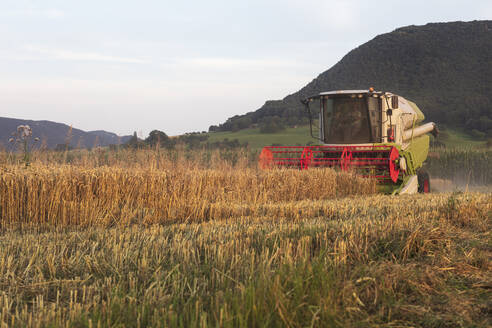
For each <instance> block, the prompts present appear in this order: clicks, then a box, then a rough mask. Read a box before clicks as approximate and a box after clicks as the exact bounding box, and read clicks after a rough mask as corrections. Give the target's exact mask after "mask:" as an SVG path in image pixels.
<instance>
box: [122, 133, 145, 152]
mask: <svg viewBox="0 0 492 328" xmlns="http://www.w3.org/2000/svg"><path fill="white" fill-rule="evenodd" d="M125 145H126V146H127V147H129V148H141V147H143V146H144V144H143V142H142V141H141V140H140V139H139V138H138V137H137V132H133V135H132V137H131V138H130V140H128V141H127V142H126V144H125Z"/></svg>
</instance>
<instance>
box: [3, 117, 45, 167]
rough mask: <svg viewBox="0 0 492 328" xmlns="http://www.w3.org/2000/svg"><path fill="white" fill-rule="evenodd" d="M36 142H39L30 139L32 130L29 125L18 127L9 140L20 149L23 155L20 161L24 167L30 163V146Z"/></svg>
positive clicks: (37, 139)
mask: <svg viewBox="0 0 492 328" xmlns="http://www.w3.org/2000/svg"><path fill="white" fill-rule="evenodd" d="M36 141H39V138H34V139H32V129H31V127H30V126H29V125H19V126H18V127H17V130H16V131H15V132H13V133H12V138H10V140H9V142H10V143H14V144H16V145H18V146H19V147H20V148H21V150H22V152H23V154H24V156H23V159H22V161H23V162H24V164H25V165H26V167H27V166H29V165H30V163H31V150H32V145H33V143H34V142H36Z"/></svg>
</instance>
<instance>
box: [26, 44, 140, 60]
mask: <svg viewBox="0 0 492 328" xmlns="http://www.w3.org/2000/svg"><path fill="white" fill-rule="evenodd" d="M25 48H26V50H28V51H30V52H34V53H37V54H40V55H44V56H46V57H47V59H58V60H66V61H91V62H111V63H125V64H144V63H146V61H145V60H143V59H138V58H130V57H120V56H111V55H105V54H100V53H96V52H76V51H71V50H64V49H50V48H45V47H38V46H32V45H28V46H26V47H25Z"/></svg>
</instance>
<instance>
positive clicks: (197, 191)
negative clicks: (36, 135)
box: [0, 150, 492, 327]
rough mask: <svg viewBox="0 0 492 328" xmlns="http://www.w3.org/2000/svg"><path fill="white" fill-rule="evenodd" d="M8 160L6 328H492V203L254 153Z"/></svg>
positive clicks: (3, 263)
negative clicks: (265, 160) (277, 163)
mask: <svg viewBox="0 0 492 328" xmlns="http://www.w3.org/2000/svg"><path fill="white" fill-rule="evenodd" d="M2 156H3V157H2ZM8 156H10V155H8V154H2V155H1V156H0V170H1V175H0V215H1V220H0V224H1V229H0V232H1V233H0V325H1V326H2V327H26V326H28V327H210V326H213V327H277V326H278V327H284V326H287V327H305V326H312V327H353V326H355V327H457V326H461V327H486V326H490V325H492V320H491V308H492V303H491V301H490V300H491V299H492V293H491V287H492V275H491V272H492V270H491V269H492V265H491V262H490V260H491V258H492V236H491V234H490V233H491V227H492V220H491V217H492V194H490V193H456V192H455V193H437V194H429V195H427V194H426V195H411V196H399V197H394V196H385V195H379V194H376V193H375V184H374V182H373V181H370V180H367V179H362V178H359V177H356V176H353V175H351V174H347V173H340V172H335V171H333V170H331V169H323V170H308V171H297V170H270V171H260V170H258V169H257V168H256V167H255V165H254V161H253V160H252V159H251V158H249V157H248V156H249V155H248V154H246V153H230V154H226V155H224V154H220V153H207V152H202V153H200V152H195V153H191V154H190V153H185V152H176V153H166V152H163V151H161V150H145V151H126V152H123V153H109V152H100V153H98V152H94V153H92V154H88V153H83V152H81V153H77V152H67V153H51V154H50V153H39V154H34V156H33V162H32V163H31V165H30V166H29V167H27V168H26V167H24V166H22V165H19V163H16V162H15V158H14V159H12V158H9V157H8Z"/></svg>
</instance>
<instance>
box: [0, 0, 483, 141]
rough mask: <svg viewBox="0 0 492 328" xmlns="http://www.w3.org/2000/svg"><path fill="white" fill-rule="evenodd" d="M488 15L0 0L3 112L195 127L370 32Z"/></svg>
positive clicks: (300, 80) (410, 4)
mask: <svg viewBox="0 0 492 328" xmlns="http://www.w3.org/2000/svg"><path fill="white" fill-rule="evenodd" d="M491 18H492V1H490V0H473V1H470V0H469V1H454V0H443V1H441V0H439V1H433V0H426V1H421V0H413V1H408V0H406V1H394V0H393V1H367V0H365V1H359V0H335V1H322V0H304V1H296V0H284V1H280V0H250V1H233V0H232V1H231V0H229V1H225V0H207V1H186V0H182V1H163V0H161V1H157V0H155V1H145V0H140V1H125V0H98V1H93V0H85V1H68V0H37V1H34V0H0V44H1V46H0V116H6V117H14V118H23V119H35V120H42V119H45V120H52V121H57V122H62V123H66V124H71V125H73V126H74V127H76V128H80V129H83V130H99V129H104V130H107V131H112V132H116V133H118V134H121V135H123V134H131V133H132V132H133V131H138V132H139V134H140V135H141V136H143V137H145V136H146V135H147V134H148V132H150V131H151V130H153V129H158V130H162V131H164V132H166V133H167V134H169V135H175V134H179V133H183V132H191V131H202V130H207V129H208V127H209V126H210V125H211V124H218V123H222V122H223V121H224V120H226V119H227V118H228V117H230V116H233V115H236V114H243V113H246V112H248V111H253V110H256V109H258V108H259V107H261V106H262V105H263V103H264V102H265V100H268V99H281V98H283V97H284V96H286V95H288V94H290V93H293V92H295V91H297V90H299V89H300V88H301V87H303V86H304V85H305V84H307V83H308V82H310V81H311V80H312V79H313V78H315V77H316V76H317V75H318V74H320V73H321V72H323V71H325V70H327V69H328V68H330V67H331V66H333V65H334V64H335V63H336V62H337V61H338V60H340V59H341V58H342V57H343V56H344V55H345V54H346V53H347V52H348V51H350V50H352V49H353V48H355V47H357V46H358V45H360V44H362V43H364V42H366V41H369V40H370V39H372V38H373V37H375V36H376V35H378V34H382V33H386V32H391V31H392V30H394V29H395V28H398V27H401V26H406V25H422V24H426V23H428V22H448V21H456V20H462V21H470V20H476V19H491Z"/></svg>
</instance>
